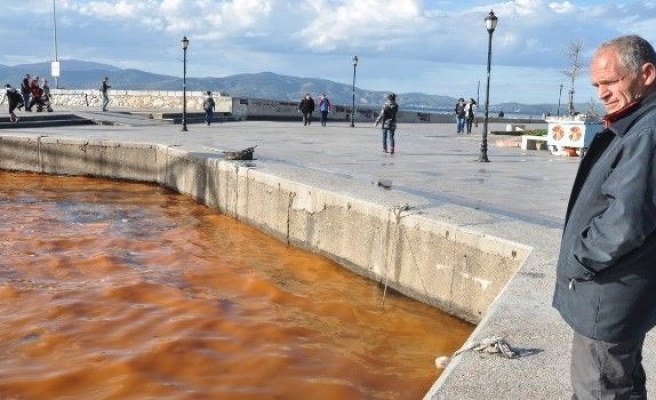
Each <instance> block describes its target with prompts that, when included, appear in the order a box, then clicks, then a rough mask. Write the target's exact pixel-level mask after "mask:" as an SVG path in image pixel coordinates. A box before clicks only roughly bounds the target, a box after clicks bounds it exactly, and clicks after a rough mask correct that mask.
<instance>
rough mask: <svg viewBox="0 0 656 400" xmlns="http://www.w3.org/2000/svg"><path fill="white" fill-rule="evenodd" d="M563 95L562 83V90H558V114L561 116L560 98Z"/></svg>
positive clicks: (561, 87)
mask: <svg viewBox="0 0 656 400" xmlns="http://www.w3.org/2000/svg"><path fill="white" fill-rule="evenodd" d="M562 95H563V84H562V83H561V84H560V91H559V92H558V116H559V117H560V98H561V97H562Z"/></svg>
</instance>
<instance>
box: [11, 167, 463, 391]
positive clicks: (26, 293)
mask: <svg viewBox="0 0 656 400" xmlns="http://www.w3.org/2000/svg"><path fill="white" fill-rule="evenodd" d="M0 215H1V218H2V224H0V254H1V257H0V399H38V400H42V399H47V400H51V399H80V400H82V399H84V400H87V399H121V400H124V399H140V400H141V399H158V400H159V399H313V400H315V399H331V400H332V399H419V398H421V397H422V396H423V395H424V393H425V392H426V391H427V390H428V389H429V387H430V386H431V384H432V383H433V382H434V381H435V379H436V378H437V377H438V376H439V373H440V372H441V370H438V369H436V367H435V364H434V360H435V358H436V357H437V356H441V355H445V354H450V353H452V352H453V351H454V350H456V349H457V348H459V347H460V346H461V344H462V343H463V342H464V341H465V340H466V338H467V337H468V336H469V334H470V333H471V331H472V329H473V327H472V326H471V325H469V324H466V323H463V322H461V321H459V320H457V319H454V318H452V317H450V316H448V315H445V314H443V313H441V312H439V311H437V310H435V309H433V308H431V307H428V306H425V305H422V304H420V303H417V302H414V301H411V300H408V299H406V298H403V297H401V296H397V295H394V294H390V292H389V291H388V293H387V295H386V298H385V304H384V307H383V290H382V288H381V287H380V286H378V285H376V284H375V283H373V282H370V281H368V280H365V279H363V278H360V277H358V276H356V275H354V274H352V273H350V272H348V271H346V270H344V269H343V268H342V267H340V266H338V265H336V264H334V263H333V262H330V261H328V260H326V259H325V258H322V257H318V256H316V255H313V254H310V253H308V252H305V251H300V250H297V249H293V248H290V247H288V246H286V245H284V244H282V243H280V242H277V241H275V240H273V239H271V238H268V237H266V236H265V235H263V234H261V233H259V232H257V231H256V230H254V229H252V228H249V227H247V226H244V225H241V224H239V223H237V222H235V221H234V220H233V219H231V218H229V217H226V216H223V215H220V214H219V213H217V212H216V211H214V210H211V209H209V208H207V207H205V206H202V205H199V204H196V203H195V202H193V201H192V200H190V199H189V198H187V197H185V196H181V195H179V194H176V193H172V192H170V191H167V190H165V189H163V188H160V187H158V186H154V185H147V184H138V183H125V182H113V181H108V180H98V179H90V178H72V177H52V176H40V175H31V174H18V173H7V172H0Z"/></svg>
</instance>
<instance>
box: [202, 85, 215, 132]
mask: <svg viewBox="0 0 656 400" xmlns="http://www.w3.org/2000/svg"><path fill="white" fill-rule="evenodd" d="M215 109H216V103H215V102H214V98H213V97H212V92H210V91H209V90H208V91H207V95H206V96H205V99H204V100H203V110H205V123H207V126H210V124H211V123H212V116H213V115H214V110H215Z"/></svg>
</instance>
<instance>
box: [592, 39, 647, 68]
mask: <svg viewBox="0 0 656 400" xmlns="http://www.w3.org/2000/svg"><path fill="white" fill-rule="evenodd" d="M606 49H613V50H615V51H617V54H618V57H619V62H620V65H621V66H622V67H623V68H624V70H625V71H626V72H627V73H629V74H631V75H632V76H634V77H635V76H638V75H639V74H640V73H641V72H642V66H643V65H645V64H646V63H651V64H654V65H656V51H654V47H653V46H652V45H651V44H650V43H649V42H648V41H647V40H645V39H643V38H642V37H640V36H638V35H627V36H620V37H618V38H615V39H612V40H609V41H607V42H605V43H602V44H601V46H599V48H598V49H597V53H599V51H601V50H606Z"/></svg>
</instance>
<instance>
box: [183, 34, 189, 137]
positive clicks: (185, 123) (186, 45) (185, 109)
mask: <svg viewBox="0 0 656 400" xmlns="http://www.w3.org/2000/svg"><path fill="white" fill-rule="evenodd" d="M187 47H189V39H187V37H186V36H185V37H183V38H182V51H183V53H184V58H183V61H182V65H183V67H182V68H183V70H182V131H183V132H187Z"/></svg>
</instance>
